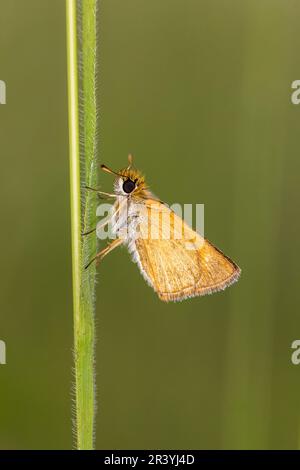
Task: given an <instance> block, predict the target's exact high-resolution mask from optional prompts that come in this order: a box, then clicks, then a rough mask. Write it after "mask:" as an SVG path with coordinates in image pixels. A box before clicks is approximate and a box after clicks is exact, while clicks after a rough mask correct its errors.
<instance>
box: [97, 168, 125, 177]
mask: <svg viewBox="0 0 300 470" xmlns="http://www.w3.org/2000/svg"><path fill="white" fill-rule="evenodd" d="M101 169H102V170H103V171H105V173H110V174H112V175H116V176H120V177H121V178H124V175H121V174H120V173H117V172H116V171H113V170H111V169H110V168H108V166H106V165H101Z"/></svg>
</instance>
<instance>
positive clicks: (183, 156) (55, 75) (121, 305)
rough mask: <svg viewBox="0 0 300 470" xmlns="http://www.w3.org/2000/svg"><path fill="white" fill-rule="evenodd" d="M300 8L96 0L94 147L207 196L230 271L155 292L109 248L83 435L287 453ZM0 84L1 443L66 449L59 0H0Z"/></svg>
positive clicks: (174, 187)
mask: <svg viewBox="0 0 300 470" xmlns="http://www.w3.org/2000/svg"><path fill="white" fill-rule="evenodd" d="M299 15H300V4H299V2H298V1H296V0H264V1H263V2H262V1H261V0H243V1H240V0H226V1H223V0H213V1H211V0H184V1H183V0H151V1H149V0H143V1H141V0H126V1H124V0H102V1H101V2H100V28H99V66H98V82H99V135H100V139H99V140H100V143H99V149H100V155H99V159H100V160H101V161H103V162H105V163H107V164H108V165H110V166H112V167H113V168H116V169H118V168H121V167H123V166H124V165H125V164H126V158H127V154H128V153H129V152H132V153H133V154H134V156H135V162H136V165H137V166H138V167H139V168H140V169H142V170H143V171H144V172H145V174H146V176H147V178H148V182H149V183H150V185H151V187H152V189H153V191H154V192H155V193H156V194H158V195H159V197H160V198H161V199H163V200H165V201H167V202H169V203H173V202H181V203H191V202H193V203H204V204H205V233H206V236H207V237H208V238H209V239H210V240H211V241H212V242H213V243H215V244H216V245H217V246H218V247H220V248H221V249H222V250H223V251H224V252H225V253H226V254H228V255H229V256H230V257H232V258H233V259H234V260H235V261H236V262H237V263H238V264H239V265H240V266H241V268H242V270H243V273H242V277H241V280H240V282H239V283H238V284H236V285H234V286H233V287H231V288H230V289H228V290H226V291H225V292H223V293H219V294H215V295H213V296H209V297H206V298H198V299H191V300H187V301H185V302H183V303H180V304H167V305H166V304H163V303H162V302H160V301H159V300H158V298H157V297H156V295H155V294H154V293H153V292H152V290H151V289H150V288H149V287H148V286H147V285H146V283H145V282H144V280H143V279H142V277H141V275H140V274H139V272H138V269H137V267H136V266H135V265H134V264H133V263H131V261H130V260H129V256H128V254H127V253H126V251H125V250H123V249H119V250H116V251H115V252H113V253H112V254H111V255H110V256H109V257H108V258H107V259H105V262H103V264H102V266H101V268H100V269H99V279H98V287H97V312H96V321H97V350H96V361H97V388H98V413H97V441H96V444H97V448H106V449H107V448H112V449H117V448H121V449H138V448H154V449H162V448H167V449H176V448H181V449H191V448H194V449H212V448H217V449H227V448H234V449H238V448H242V449H246V448H250V449H253V448H265V449H269V448H272V449H279V448H280V449H282V448H296V447H298V443H299V441H300V435H299V433H300V430H299V424H300V413H299V392H300V366H298V367H297V366H295V365H293V364H292V363H291V352H292V351H291V343H292V341H293V340H295V339H299V337H300V316H299V301H300V298H299V292H300V289H299V287H298V281H299V264H298V263H299V248H300V246H299V245H300V242H299V232H300V221H299V217H298V212H299V208H298V206H299V171H300V159H299V150H300V144H299V122H300V106H299V107H297V106H294V105H292V104H291V99H290V95H291V83H292V81H293V80H296V79H300V62H299V47H300V35H299V24H298V23H299V21H298V20H299ZM0 79H1V80H5V82H6V85H7V104H6V105H1V106H0V145H1V147H0V148H1V185H0V195H1V226H2V229H1V235H0V237H1V272H0V280H1V284H0V285H1V295H0V315H1V317H0V339H2V340H5V341H6V345H7V365H1V366H0V448H2V449H4V448H9V449H21V448H22V449H39V448H52V449H53V448H71V446H72V435H71V395H72V393H71V388H72V380H73V379H72V334H73V333H72V294H71V259H70V222H69V219H70V213H69V212H70V211H69V175H68V129H67V94H66V93H67V85H66V52H65V2H64V1H63V0H26V1H24V0H0ZM100 178H101V180H100V182H101V185H102V187H103V189H104V190H108V191H109V190H110V189H111V185H112V179H111V178H110V176H108V175H103V174H101V175H100ZM297 289H298V290H297Z"/></svg>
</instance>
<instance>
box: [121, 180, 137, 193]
mask: <svg viewBox="0 0 300 470" xmlns="http://www.w3.org/2000/svg"><path fill="white" fill-rule="evenodd" d="M134 188H135V183H134V181H132V180H130V179H128V180H126V181H124V183H123V191H124V193H127V194H129V193H131V192H132V191H133V190H134Z"/></svg>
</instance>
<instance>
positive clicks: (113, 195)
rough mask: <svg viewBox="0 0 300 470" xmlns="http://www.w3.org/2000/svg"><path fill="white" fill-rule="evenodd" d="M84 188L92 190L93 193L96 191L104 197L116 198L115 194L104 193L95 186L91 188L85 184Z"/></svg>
mask: <svg viewBox="0 0 300 470" xmlns="http://www.w3.org/2000/svg"><path fill="white" fill-rule="evenodd" d="M85 189H87V190H88V191H94V192H95V193H97V194H98V195H99V196H100V195H102V196H105V198H116V197H117V196H116V194H113V193H105V192H104V191H99V189H97V188H91V187H90V186H85Z"/></svg>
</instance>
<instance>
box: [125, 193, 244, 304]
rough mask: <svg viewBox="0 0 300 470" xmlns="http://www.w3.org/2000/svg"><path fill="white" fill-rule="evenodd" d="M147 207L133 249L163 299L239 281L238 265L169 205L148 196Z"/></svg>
mask: <svg viewBox="0 0 300 470" xmlns="http://www.w3.org/2000/svg"><path fill="white" fill-rule="evenodd" d="M145 207H146V210H147V213H148V217H141V221H140V223H139V236H138V237H137V239H136V240H135V242H134V243H133V244H132V246H131V251H132V252H133V254H134V259H135V261H136V262H137V263H138V265H139V268H140V270H141V273H142V274H143V276H144V277H145V279H146V280H147V281H148V283H149V284H150V285H151V286H152V287H153V289H154V290H155V291H156V292H157V294H158V296H159V298H160V299H161V300H163V301H166V302H168V301H179V300H183V299H185V298H187V297H194V296H200V295H205V294H210V293H213V292H216V291H219V290H222V289H225V288H226V287H227V286H229V285H230V284H232V283H233V282H235V281H237V279H238V277H239V275H240V269H239V267H238V266H237V265H236V264H235V263H234V262H233V261H231V260H230V259H229V258H228V257H227V256H225V255H224V254H223V253H222V252H221V251H220V250H218V249H217V248H216V247H214V246H213V245H212V244H211V243H210V242H209V241H207V240H206V239H204V238H203V237H201V236H200V235H199V234H198V233H197V232H195V231H194V230H192V228H190V227H189V226H188V225H187V224H186V223H185V222H184V221H183V220H182V219H181V218H180V217H178V216H177V215H176V214H175V213H174V212H173V211H171V210H170V209H169V208H168V207H167V206H165V205H164V204H162V203H160V202H158V201H156V200H148V201H147V203H146V205H145Z"/></svg>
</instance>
